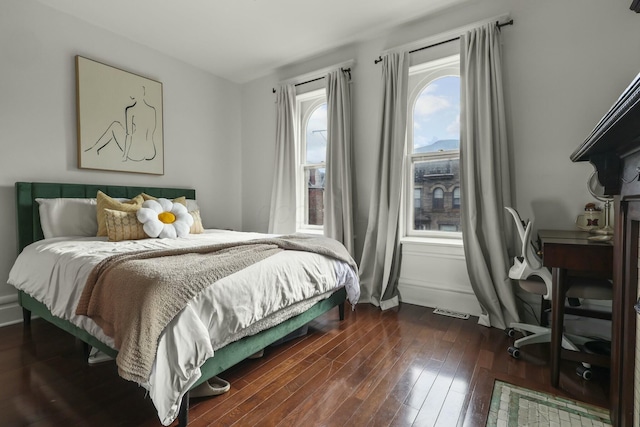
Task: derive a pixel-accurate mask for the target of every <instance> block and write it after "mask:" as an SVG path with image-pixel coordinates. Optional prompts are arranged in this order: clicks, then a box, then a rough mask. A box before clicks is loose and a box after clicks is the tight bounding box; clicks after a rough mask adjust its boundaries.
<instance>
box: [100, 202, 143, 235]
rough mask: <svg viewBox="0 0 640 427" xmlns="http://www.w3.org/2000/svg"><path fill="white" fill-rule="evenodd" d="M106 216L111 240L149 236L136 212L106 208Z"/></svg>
mask: <svg viewBox="0 0 640 427" xmlns="http://www.w3.org/2000/svg"><path fill="white" fill-rule="evenodd" d="M104 217H105V224H106V227H107V236H109V241H110V242H119V241H121V240H138V239H146V238H148V237H149V236H147V235H146V234H145V232H144V229H143V228H142V224H141V223H140V221H138V218H137V216H136V212H123V211H116V210H113V209H105V210H104Z"/></svg>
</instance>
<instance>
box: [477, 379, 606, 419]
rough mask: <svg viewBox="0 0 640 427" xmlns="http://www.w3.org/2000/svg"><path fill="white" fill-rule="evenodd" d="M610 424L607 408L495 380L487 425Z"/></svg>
mask: <svg viewBox="0 0 640 427" xmlns="http://www.w3.org/2000/svg"><path fill="white" fill-rule="evenodd" d="M565 424H566V425H571V426H576V425H577V426H602V427H605V426H609V427H610V426H611V419H610V418H609V411H608V410H606V409H604V408H599V407H597V406H592V405H589V404H586V403H582V402H578V401H575V400H571V399H566V398H563V397H558V396H552V395H550V394H547V393H543V392H540V391H534V390H530V389H527V388H524V387H518V386H515V385H512V384H509V383H506V382H502V381H498V380H496V381H495V382H494V385H493V393H492V394H491V405H490V407H489V416H488V418H487V424H486V425H487V427H496V426H518V427H520V426H554V425H558V426H559V425H565Z"/></svg>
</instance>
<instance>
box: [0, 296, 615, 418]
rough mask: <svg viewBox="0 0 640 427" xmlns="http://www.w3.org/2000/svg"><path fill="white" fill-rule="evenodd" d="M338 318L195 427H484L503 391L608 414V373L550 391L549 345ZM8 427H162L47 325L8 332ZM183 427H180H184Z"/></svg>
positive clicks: (127, 387) (322, 321)
mask: <svg viewBox="0 0 640 427" xmlns="http://www.w3.org/2000/svg"><path fill="white" fill-rule="evenodd" d="M336 311H337V310H335V311H333V310H332V311H331V312H329V313H326V314H325V315H323V316H321V317H319V318H318V319H316V320H314V321H313V322H311V323H310V324H309V332H308V333H307V335H305V336H303V337H300V338H297V339H294V340H292V341H289V342H286V343H284V344H282V345H279V346H276V347H268V348H267V349H265V352H264V353H265V354H264V357H262V358H260V359H255V360H245V361H243V362H241V363H239V364H238V365H236V366H234V367H232V368H230V369H228V370H227V371H225V372H223V373H221V374H220V376H221V377H222V378H225V379H227V380H229V381H230V382H231V390H230V391H229V392H228V393H226V394H224V395H221V396H216V397H213V398H204V399H193V400H192V402H191V403H190V412H189V419H190V427H204V426H218V425H234V426H248V425H251V426H254V425H255V426H299V425H306V426H312V427H313V426H336V427H338V426H345V425H348V426H350V427H359V426H416V427H418V426H420V427H422V426H457V427H480V426H484V424H485V422H486V419H487V414H488V411H489V404H490V399H491V393H492V390H493V384H494V381H495V380H496V379H498V380H501V381H507V382H510V383H512V384H514V385H518V386H525V387H529V388H532V389H535V390H539V391H544V392H549V393H552V394H555V395H559V396H563V397H568V398H573V399H578V400H582V401H584V402H587V403H590V404H594V405H597V406H606V405H607V404H608V397H607V396H608V384H609V378H608V373H607V371H602V370H598V371H596V372H595V375H594V379H593V380H592V381H590V382H586V381H584V380H581V379H580V378H578V377H577V376H576V375H575V374H574V372H573V371H574V369H575V364H574V363H571V362H563V363H562V364H561V377H560V382H561V386H562V387H561V389H554V388H553V387H551V385H550V383H549V367H548V364H547V363H546V360H547V359H548V353H549V348H548V344H537V345H533V346H527V347H526V348H524V349H523V357H522V358H521V359H520V360H515V359H513V358H511V357H510V356H509V355H508V354H507V350H506V349H507V347H508V346H509V345H510V342H511V341H512V339H510V338H508V337H507V336H506V335H505V334H504V333H503V331H501V330H497V329H491V328H486V327H483V326H480V325H478V324H477V318H471V319H468V320H463V319H455V318H451V317H446V316H439V315H436V314H433V313H432V309H429V308H424V307H418V306H413V305H408V304H401V305H400V307H398V308H396V309H393V310H387V311H381V310H380V309H379V308H377V307H374V306H371V305H364V304H363V305H359V306H358V307H357V310H356V311H355V312H353V311H350V310H347V312H346V313H345V320H344V321H339V320H338V319H337V312H336ZM0 384H3V385H7V384H8V385H10V386H9V387H6V386H3V387H0V414H2V416H1V421H0V425H3V426H4V425H7V426H26V425H28V426H30V427H33V426H36V427H46V426H61V425H64V426H87V425H90V426H97V427H101V426H105V427H107V426H109V427H111V426H121V427H130V426H131V427H133V426H136V427H158V426H160V425H161V424H160V421H159V420H158V417H157V414H156V410H155V408H154V407H153V404H152V403H151V401H150V400H149V399H148V398H145V391H144V389H143V388H141V387H138V386H137V385H136V384H133V383H130V382H127V381H124V380H122V379H120V378H119V377H118V375H117V367H116V366H115V363H114V362H107V363H104V364H100V365H95V366H88V365H87V364H86V363H85V361H83V360H82V348H81V345H80V343H79V342H78V341H77V340H76V339H74V338H73V337H71V336H69V335H68V334H66V333H65V332H63V331H61V330H59V329H58V328H56V327H54V326H53V325H50V324H48V323H47V322H45V321H43V320H41V319H34V320H33V321H32V323H31V328H30V329H23V327H22V325H11V326H7V327H4V328H0ZM173 425H174V426H175V425H176V423H174V424H173Z"/></svg>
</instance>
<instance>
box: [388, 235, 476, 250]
mask: <svg viewBox="0 0 640 427" xmlns="http://www.w3.org/2000/svg"><path fill="white" fill-rule="evenodd" d="M400 243H401V244H403V243H410V244H417V245H428V246H448V247H455V248H462V247H464V245H463V244H462V238H445V237H416V236H405V237H403V238H401V239H400Z"/></svg>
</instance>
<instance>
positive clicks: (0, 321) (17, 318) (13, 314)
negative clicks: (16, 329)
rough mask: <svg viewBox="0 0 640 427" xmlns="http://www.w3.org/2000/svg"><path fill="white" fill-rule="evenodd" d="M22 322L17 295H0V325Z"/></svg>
mask: <svg viewBox="0 0 640 427" xmlns="http://www.w3.org/2000/svg"><path fill="white" fill-rule="evenodd" d="M20 322H22V307H20V305H19V304H18V296H17V295H6V296H2V297H0V327H2V326H8V325H13V324H16V323H20Z"/></svg>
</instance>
